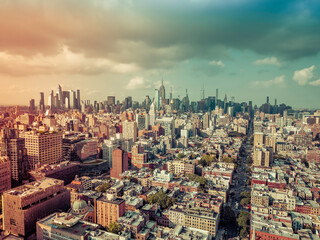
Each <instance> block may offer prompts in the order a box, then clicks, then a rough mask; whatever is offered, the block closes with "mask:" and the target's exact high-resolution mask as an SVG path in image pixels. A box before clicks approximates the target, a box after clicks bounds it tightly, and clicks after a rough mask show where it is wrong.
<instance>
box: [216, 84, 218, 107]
mask: <svg viewBox="0 0 320 240" xmlns="http://www.w3.org/2000/svg"><path fill="white" fill-rule="evenodd" d="M217 105H218V88H217V89H216V106H217Z"/></svg>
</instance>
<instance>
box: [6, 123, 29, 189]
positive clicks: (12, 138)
mask: <svg viewBox="0 0 320 240" xmlns="http://www.w3.org/2000/svg"><path fill="white" fill-rule="evenodd" d="M0 144H1V149H0V152H1V156H8V157H9V160H10V164H11V178H12V180H13V183H21V181H22V179H23V177H24V176H25V175H26V173H27V164H28V162H27V149H26V148H25V140H24V139H23V138H19V131H18V130H17V129H9V128H3V129H1V135H0Z"/></svg>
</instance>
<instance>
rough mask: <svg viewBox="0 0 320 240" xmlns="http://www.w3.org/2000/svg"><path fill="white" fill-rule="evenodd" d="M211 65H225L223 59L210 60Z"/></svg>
mask: <svg viewBox="0 0 320 240" xmlns="http://www.w3.org/2000/svg"><path fill="white" fill-rule="evenodd" d="M209 65H211V66H218V67H224V63H223V62H222V61H221V60H219V61H214V60H213V61H210V62H209Z"/></svg>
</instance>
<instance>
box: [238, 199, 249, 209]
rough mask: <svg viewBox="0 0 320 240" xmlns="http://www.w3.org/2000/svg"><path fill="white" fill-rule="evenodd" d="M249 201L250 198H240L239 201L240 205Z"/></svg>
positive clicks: (244, 204)
mask: <svg viewBox="0 0 320 240" xmlns="http://www.w3.org/2000/svg"><path fill="white" fill-rule="evenodd" d="M249 203H250V198H242V199H241V201H240V204H241V206H243V207H244V206H246V205H248V204H249Z"/></svg>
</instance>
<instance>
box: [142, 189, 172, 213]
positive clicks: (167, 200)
mask: <svg viewBox="0 0 320 240" xmlns="http://www.w3.org/2000/svg"><path fill="white" fill-rule="evenodd" d="M147 202H148V203H150V204H158V205H160V208H161V209H166V208H168V207H170V206H172V205H173V204H174V203H175V202H176V199H175V198H171V197H168V195H167V194H166V193H164V192H163V191H162V190H160V191H159V192H157V193H156V194H152V195H149V196H148V197H147Z"/></svg>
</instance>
